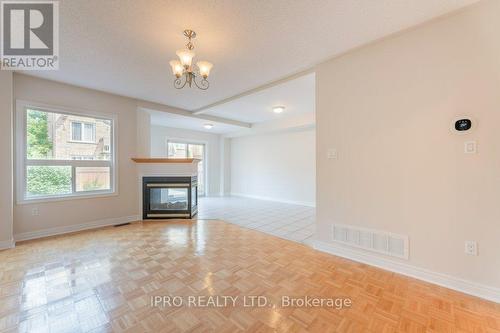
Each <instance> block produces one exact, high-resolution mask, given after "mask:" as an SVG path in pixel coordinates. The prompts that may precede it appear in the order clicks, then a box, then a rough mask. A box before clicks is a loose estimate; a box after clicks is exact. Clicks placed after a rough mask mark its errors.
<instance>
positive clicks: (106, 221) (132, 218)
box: [14, 215, 141, 242]
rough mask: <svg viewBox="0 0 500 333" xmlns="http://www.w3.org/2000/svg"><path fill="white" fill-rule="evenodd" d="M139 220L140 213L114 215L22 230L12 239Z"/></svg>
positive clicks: (17, 239)
mask: <svg viewBox="0 0 500 333" xmlns="http://www.w3.org/2000/svg"><path fill="white" fill-rule="evenodd" d="M140 220H141V217H140V215H131V216H123V217H115V218H110V219H104V220H98V221H93V222H88V223H82V224H76V225H69V226H64V227H56V228H49V229H43V230H37V231H29V232H23V233H20V234H15V235H14V239H15V240H16V242H19V241H25V240H30V239H36V238H42V237H49V236H56V235H62V234H67V233H70V232H76V231H82V230H89V229H95V228H102V227H108V226H112V225H117V224H122V223H130V222H135V221H140Z"/></svg>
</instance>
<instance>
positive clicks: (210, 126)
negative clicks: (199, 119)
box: [203, 124, 214, 129]
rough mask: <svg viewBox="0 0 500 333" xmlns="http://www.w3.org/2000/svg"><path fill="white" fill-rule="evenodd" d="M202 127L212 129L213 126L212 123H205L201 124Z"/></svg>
mask: <svg viewBox="0 0 500 333" xmlns="http://www.w3.org/2000/svg"><path fill="white" fill-rule="evenodd" d="M203 127H205V128H206V129H212V128H213V127H214V125H213V124H205V125H203Z"/></svg>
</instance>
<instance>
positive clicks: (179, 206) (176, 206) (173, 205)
mask: <svg viewBox="0 0 500 333" xmlns="http://www.w3.org/2000/svg"><path fill="white" fill-rule="evenodd" d="M188 195H189V194H188V188H170V187H166V188H152V189H151V190H150V196H149V200H150V203H149V207H150V210H152V211H157V210H161V211H166V210H187V209H188V201H189V198H188Z"/></svg>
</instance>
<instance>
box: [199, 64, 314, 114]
mask: <svg viewBox="0 0 500 333" xmlns="http://www.w3.org/2000/svg"><path fill="white" fill-rule="evenodd" d="M315 86H316V85H315V74H314V73H310V74H307V75H304V76H301V77H298V78H296V79H293V80H289V81H286V82H283V83H280V84H277V85H275V86H272V87H269V88H267V89H263V90H260V91H257V92H255V93H252V94H249V95H246V96H243V97H241V98H237V99H234V100H232V101H229V102H227V103H224V104H221V105H217V106H214V107H211V108H208V109H206V110H204V113H205V114H207V115H211V116H217V117H221V118H228V119H233V120H238V121H243V122H246V123H251V124H255V123H261V122H267V121H273V120H278V119H282V118H284V117H290V116H295V115H298V114H302V113H313V112H314V110H315ZM278 105H282V106H285V111H284V112H283V113H280V114H276V113H274V112H273V111H272V108H273V106H278Z"/></svg>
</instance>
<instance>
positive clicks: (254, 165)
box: [230, 129, 316, 205]
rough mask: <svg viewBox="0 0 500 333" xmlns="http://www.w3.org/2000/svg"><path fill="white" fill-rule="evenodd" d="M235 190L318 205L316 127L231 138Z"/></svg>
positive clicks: (241, 193)
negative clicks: (316, 194) (316, 193)
mask: <svg viewBox="0 0 500 333" xmlns="http://www.w3.org/2000/svg"><path fill="white" fill-rule="evenodd" d="M230 156H231V193H232V194H233V195H242V196H250V197H258V198H266V199H270V200H276V201H284V202H292V203H297V204H306V205H314V204H315V202H316V199H315V191H316V184H315V175H316V153H315V130H314V129H307V130H297V131H289V132H279V133H275V134H266V135H256V136H246V137H239V138H233V139H231V148H230Z"/></svg>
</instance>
